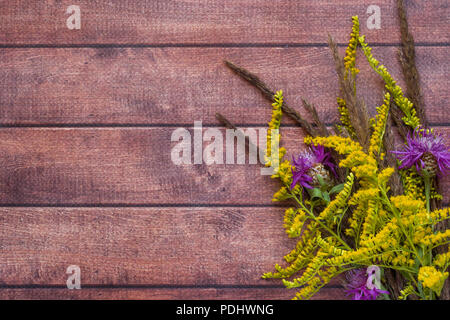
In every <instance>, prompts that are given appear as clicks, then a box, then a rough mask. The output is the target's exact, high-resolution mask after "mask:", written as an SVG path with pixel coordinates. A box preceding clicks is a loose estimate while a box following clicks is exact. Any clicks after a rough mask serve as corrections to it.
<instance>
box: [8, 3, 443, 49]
mask: <svg viewBox="0 0 450 320" xmlns="http://www.w3.org/2000/svg"><path fill="white" fill-rule="evenodd" d="M73 4H74V3H73V2H71V1H68V0H63V1H27V0H10V1H2V2H0V21H1V23H0V44H42V43H46V44H92V43H106V44H109V43H119V44H130V43H131V44H134V43H139V44H142V43H143V44H167V43H169V44H179V43H183V44H185V43H187V44H190V43H197V44H198V43H200V44H202V43H317V42H320V43H324V42H326V38H327V33H328V32H332V33H333V34H335V35H336V37H337V39H338V40H339V41H341V42H345V41H347V38H348V33H349V29H350V28H351V21H350V18H351V16H352V15H359V16H360V17H361V19H362V23H361V29H362V32H363V33H365V34H367V35H368V36H369V37H370V38H371V39H372V41H373V42H383V43H398V42H399V31H398V29H399V27H398V22H397V13H396V10H395V6H394V3H393V2H392V1H391V0H378V1H377V2H376V5H378V6H379V7H380V9H381V19H382V20H381V29H380V30H376V29H375V30H368V29H367V27H366V19H367V18H368V17H369V15H368V14H367V13H366V11H367V9H368V7H369V6H370V5H373V4H374V2H373V1H371V0H361V1H357V2H356V1H352V0H340V1H328V0H318V1H317V0H316V1H307V0H284V1H277V3H276V4H275V3H274V2H273V1H270V0H263V1H254V0H253V1H248V0H239V1H232V2H230V1H227V2H223V1H221V0H214V1H206V0H202V1H187V0H182V1H164V0H157V1H155V0H147V1H131V0H126V1H124V0H121V1H88V0H79V1H77V2H76V4H77V5H79V6H80V9H81V29H80V30H69V29H68V28H67V26H66V19H67V18H68V17H69V14H66V9H67V7H68V6H69V5H73ZM407 12H408V15H409V22H410V25H411V29H412V30H413V32H414V36H415V39H416V41H418V42H448V41H450V32H449V31H450V29H449V25H448V15H449V7H448V5H447V3H446V1H445V0H434V1H419V0H413V1H407Z"/></svg>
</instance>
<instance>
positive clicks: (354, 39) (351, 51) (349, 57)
mask: <svg viewBox="0 0 450 320" xmlns="http://www.w3.org/2000/svg"><path fill="white" fill-rule="evenodd" d="M352 21H353V27H352V33H351V34H350V41H349V43H348V47H347V49H346V50H345V57H344V64H345V69H347V71H349V72H351V74H352V75H353V76H355V75H356V74H357V73H358V72H359V70H358V69H357V68H356V49H357V48H358V41H359V40H358V39H359V19H358V16H354V17H352Z"/></svg>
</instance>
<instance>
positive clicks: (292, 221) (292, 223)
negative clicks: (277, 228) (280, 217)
mask: <svg viewBox="0 0 450 320" xmlns="http://www.w3.org/2000/svg"><path fill="white" fill-rule="evenodd" d="M307 218H308V217H307V216H306V213H305V212H304V211H303V210H300V209H298V210H296V209H294V208H288V209H286V211H285V214H284V225H283V226H284V228H285V230H286V233H287V234H288V235H289V237H290V238H297V237H298V236H300V233H301V232H302V228H303V225H304V223H305V221H306V220H307Z"/></svg>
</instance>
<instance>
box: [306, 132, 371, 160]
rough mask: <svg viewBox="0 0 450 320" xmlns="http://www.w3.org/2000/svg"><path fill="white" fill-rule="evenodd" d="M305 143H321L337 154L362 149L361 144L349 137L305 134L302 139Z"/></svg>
mask: <svg viewBox="0 0 450 320" xmlns="http://www.w3.org/2000/svg"><path fill="white" fill-rule="evenodd" d="M304 142H305V144H313V145H315V146H317V145H322V146H324V147H326V148H332V149H335V150H336V151H337V152H338V153H339V154H343V155H345V154H350V153H352V152H355V151H362V147H361V145H360V144H359V143H358V142H356V141H354V140H352V139H351V138H345V137H340V136H329V137H314V138H313V137H311V136H307V137H305V139H304Z"/></svg>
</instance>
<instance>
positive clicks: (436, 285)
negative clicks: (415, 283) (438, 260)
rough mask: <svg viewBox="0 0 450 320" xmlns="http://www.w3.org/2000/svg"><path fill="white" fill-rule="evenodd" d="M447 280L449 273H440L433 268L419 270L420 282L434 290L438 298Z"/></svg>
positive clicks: (426, 267)
mask: <svg viewBox="0 0 450 320" xmlns="http://www.w3.org/2000/svg"><path fill="white" fill-rule="evenodd" d="M447 278H448V272H440V271H438V270H436V268H435V267H432V266H425V267H422V268H420V269H419V276H418V279H419V281H420V282H422V284H423V286H424V287H425V288H429V289H431V290H433V291H434V292H435V293H436V294H437V295H438V296H439V294H440V292H441V290H442V286H443V285H444V282H445V279H447Z"/></svg>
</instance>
